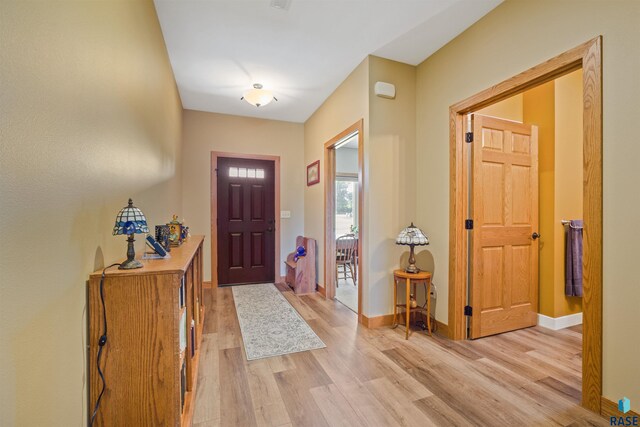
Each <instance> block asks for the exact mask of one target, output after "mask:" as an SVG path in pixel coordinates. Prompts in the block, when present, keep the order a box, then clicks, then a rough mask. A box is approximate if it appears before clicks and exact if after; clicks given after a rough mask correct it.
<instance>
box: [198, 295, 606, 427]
mask: <svg viewBox="0 0 640 427" xmlns="http://www.w3.org/2000/svg"><path fill="white" fill-rule="evenodd" d="M205 292H206V304H207V314H206V318H205V325H204V327H205V330H204V331H205V335H204V338H203V344H202V345H203V352H202V355H201V360H200V370H199V379H198V390H197V397H196V406H195V414H194V425H195V426H198V427H202V426H218V425H222V426H243V427H244V426H305V427H306V426H327V425H331V426H333V425H336V426H338V425H340V426H366V425H369V426H428V425H439V426H451V425H454V426H456V425H460V426H470V425H483V426H556V425H559V426H585V425H596V426H604V425H608V423H607V422H606V421H605V420H604V419H603V418H600V417H599V416H597V415H595V414H593V413H591V412H589V411H587V410H585V409H583V408H581V407H580V406H579V405H578V402H579V399H580V381H581V375H580V369H581V340H582V336H581V331H580V329H579V328H573V329H570V330H569V329H567V330H563V331H558V332H553V331H549V330H546V329H543V328H539V327H534V328H530V329H526V330H521V331H516V332H512V333H508V334H503V335H499V336H494V337H488V338H484V339H480V340H477V341H473V342H470V341H464V342H453V341H450V340H448V339H445V338H442V337H439V336H436V335H434V337H433V338H429V337H427V336H425V335H423V334H422V333H420V332H414V333H413V335H412V336H411V337H410V338H409V341H405V340H404V331H403V330H402V328H400V327H399V328H397V329H395V330H392V329H389V328H380V329H366V328H364V327H362V326H358V325H357V321H356V315H355V314H354V313H353V312H352V311H350V310H349V309H348V308H346V307H344V306H343V305H342V304H340V303H338V302H334V301H330V300H325V299H324V298H322V297H321V296H319V295H312V296H302V297H297V296H295V295H294V294H293V293H292V292H284V295H285V297H286V298H287V300H289V302H291V304H292V305H293V306H294V307H295V308H296V309H297V310H298V311H299V312H300V314H301V315H302V316H303V317H304V318H305V319H306V320H307V322H308V323H309V325H311V327H312V328H313V329H314V330H315V331H316V333H317V334H318V335H319V336H320V338H322V340H323V341H324V342H325V344H326V345H327V347H326V348H324V349H320V350H314V351H311V352H303V353H296V354H289V355H285V356H279V357H273V358H269V359H262V360H256V361H252V362H247V361H246V359H245V356H244V349H243V346H242V337H241V335H240V328H239V325H238V320H237V318H236V313H235V306H234V304H233V296H232V293H231V289H230V288H221V289H219V290H206V291H205Z"/></svg>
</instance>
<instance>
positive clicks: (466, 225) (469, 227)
mask: <svg viewBox="0 0 640 427" xmlns="http://www.w3.org/2000/svg"><path fill="white" fill-rule="evenodd" d="M464 228H465V230H473V220H472V219H465V220H464Z"/></svg>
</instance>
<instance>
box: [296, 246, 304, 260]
mask: <svg viewBox="0 0 640 427" xmlns="http://www.w3.org/2000/svg"><path fill="white" fill-rule="evenodd" d="M305 255H307V250H306V249H305V248H304V246H298V247H297V248H296V254H295V255H294V256H293V260H294V261H298V258H300V257H303V256H305Z"/></svg>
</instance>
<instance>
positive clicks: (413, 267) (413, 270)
mask: <svg viewBox="0 0 640 427" xmlns="http://www.w3.org/2000/svg"><path fill="white" fill-rule="evenodd" d="M409 248H410V249H411V251H410V252H409V265H408V266H407V268H405V269H404V271H406V272H407V273H413V274H415V273H419V272H420V269H419V268H418V267H416V255H415V253H414V252H413V245H409Z"/></svg>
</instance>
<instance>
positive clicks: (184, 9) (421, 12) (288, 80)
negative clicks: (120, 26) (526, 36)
mask: <svg viewBox="0 0 640 427" xmlns="http://www.w3.org/2000/svg"><path fill="white" fill-rule="evenodd" d="M270 1H271V0H200V1H196V0H155V6H156V10H157V12H158V17H159V20H160V25H161V27H162V32H163V34H164V39H165V43H166V45H167V50H168V52H169V59H170V61H171V65H172V67H173V72H174V74H175V77H176V81H177V84H178V89H179V91H180V97H181V99H182V105H183V107H184V108H187V109H193V110H201V111H210V112H216V113H225V114H235V115H239V116H250V117H259V118H265V119H274V120H285V121H292V122H304V121H306V120H307V119H308V118H309V116H311V114H312V113H313V112H314V111H315V110H316V109H317V108H318V107H319V106H320V105H321V104H322V103H323V102H324V100H325V99H327V97H328V96H329V95H330V94H331V93H332V92H333V91H334V90H335V89H336V88H337V87H338V85H339V84H340V83H341V82H342V81H344V79H345V78H346V77H347V76H348V75H349V73H350V72H351V71H353V69H354V68H355V67H356V66H357V65H358V64H359V63H360V62H362V60H363V59H364V58H365V57H366V56H367V55H369V54H373V55H377V56H381V57H383V58H388V59H393V60H396V61H400V62H405V63H408V64H412V65H417V64H419V63H420V62H422V61H423V60H424V59H426V58H427V57H428V56H429V55H431V54H432V53H434V52H435V51H436V50H438V49H439V48H440V47H442V46H444V45H445V44H446V43H447V42H449V41H450V40H451V39H453V38H454V37H455V36H457V35H458V34H460V33H461V32H462V31H464V30H465V29H466V28H468V27H469V26H470V25H471V24H473V23H474V22H476V21H477V20H478V19H480V18H481V17H482V16H484V15H485V14H486V13H487V12H489V11H490V10H491V9H493V8H494V7H496V6H497V5H498V4H500V3H501V2H502V0H393V1H392V0H291V3H290V5H289V9H288V10H281V9H276V8H273V7H270ZM253 83H261V84H263V85H264V88H265V89H270V90H272V91H273V92H274V95H275V96H276V97H277V98H278V102H272V103H270V104H269V105H266V106H263V107H260V108H257V107H254V106H252V105H249V104H247V103H246V102H244V101H241V100H240V97H241V96H242V94H243V92H244V91H246V90H248V89H250V88H251V86H252V84H253Z"/></svg>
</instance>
